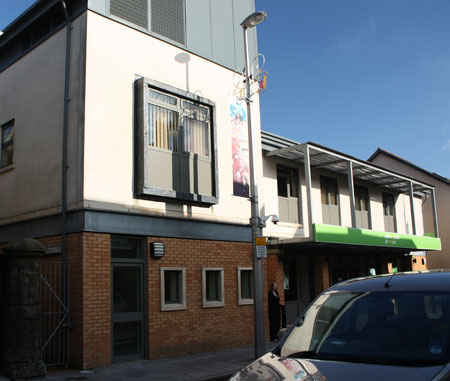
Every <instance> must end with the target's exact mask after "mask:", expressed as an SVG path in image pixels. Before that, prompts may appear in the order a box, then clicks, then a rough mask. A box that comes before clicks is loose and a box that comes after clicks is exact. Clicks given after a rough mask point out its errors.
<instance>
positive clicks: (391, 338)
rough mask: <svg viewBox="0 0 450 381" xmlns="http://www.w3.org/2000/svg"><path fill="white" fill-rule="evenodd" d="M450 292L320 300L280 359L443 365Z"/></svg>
mask: <svg viewBox="0 0 450 381" xmlns="http://www.w3.org/2000/svg"><path fill="white" fill-rule="evenodd" d="M449 338H450V292H449V293H433V292H391V291H383V292H361V293H357V292H336V291H330V292H328V293H325V294H322V295H321V296H319V297H318V298H317V299H316V300H315V302H314V303H313V304H312V305H311V306H310V307H309V308H308V310H307V311H306V312H305V313H304V314H303V316H302V317H301V318H300V319H299V320H298V322H297V324H296V327H295V328H294V329H293V330H292V332H291V333H290V335H289V336H288V337H287V338H286V341H285V342H284V344H283V346H282V348H281V355H282V356H294V357H315V358H319V359H331V360H336V361H352V362H368V363H386V364H399V365H411V366H420V365H428V364H430V365H432V364H443V363H445V362H447V360H448V356H449V353H448V352H449V345H448V344H449Z"/></svg>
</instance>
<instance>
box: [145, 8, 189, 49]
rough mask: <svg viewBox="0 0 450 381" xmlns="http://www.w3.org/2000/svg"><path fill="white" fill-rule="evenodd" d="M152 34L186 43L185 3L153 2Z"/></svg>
mask: <svg viewBox="0 0 450 381" xmlns="http://www.w3.org/2000/svg"><path fill="white" fill-rule="evenodd" d="M151 15H152V16H151V17H152V32H154V33H158V34H160V35H161V36H164V37H167V38H170V39H171V40H173V41H176V42H179V43H180V44H184V43H185V27H184V1H183V0H152V1H151Z"/></svg>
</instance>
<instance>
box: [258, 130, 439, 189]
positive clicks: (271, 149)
mask: <svg viewBox="0 0 450 381" xmlns="http://www.w3.org/2000/svg"><path fill="white" fill-rule="evenodd" d="M261 137H262V148H263V150H264V151H266V153H265V156H266V157H271V156H276V157H280V158H284V159H287V160H291V161H294V162H296V163H303V164H304V156H305V152H306V149H307V148H308V149H309V156H310V165H311V169H312V170H314V169H323V170H326V171H329V172H333V173H335V174H340V175H347V173H348V166H349V163H351V164H352V170H353V178H354V179H355V180H361V181H364V182H367V183H369V184H372V185H374V186H376V187H377V188H381V189H384V190H387V191H393V192H398V193H409V192H410V184H413V193H414V195H416V196H422V195H423V193H430V192H431V190H432V189H434V186H432V185H430V184H426V183H424V182H421V181H419V180H417V179H414V178H411V177H408V176H405V175H402V174H399V173H396V172H394V171H392V170H389V169H387V168H384V167H381V166H378V165H376V164H373V163H369V162H367V161H364V160H361V159H357V158H355V157H352V156H350V155H347V154H344V153H342V152H339V151H335V150H333V149H331V148H327V147H324V146H321V145H319V144H317V143H314V142H307V143H296V142H294V141H292V140H288V139H284V138H282V137H280V136H277V135H274V134H270V133H267V132H262V133H261Z"/></svg>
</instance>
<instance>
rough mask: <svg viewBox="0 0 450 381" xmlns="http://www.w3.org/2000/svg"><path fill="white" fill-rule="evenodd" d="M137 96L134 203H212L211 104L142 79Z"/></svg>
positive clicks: (214, 173) (214, 182) (214, 198)
mask: <svg viewBox="0 0 450 381" xmlns="http://www.w3.org/2000/svg"><path fill="white" fill-rule="evenodd" d="M136 92H137V95H136V114H137V115H136V120H137V134H136V138H137V142H136V143H137V150H136V151H137V156H136V169H137V171H136V174H137V176H136V195H137V197H140V198H154V197H164V198H176V199H182V200H186V201H191V202H193V203H200V204H207V205H210V204H215V203H217V195H218V192H217V178H216V177H217V168H216V158H215V150H214V135H215V134H214V124H213V120H214V109H215V108H214V103H213V102H211V101H209V100H206V99H204V98H201V97H199V96H197V95H194V94H190V93H187V92H186V91H182V90H180V89H176V88H173V87H171V86H167V85H163V84H161V83H158V82H155V81H151V80H145V79H143V78H141V79H139V80H137V81H136Z"/></svg>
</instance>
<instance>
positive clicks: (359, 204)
mask: <svg viewBox="0 0 450 381" xmlns="http://www.w3.org/2000/svg"><path fill="white" fill-rule="evenodd" d="M355 209H356V227H357V228H361V229H370V216H369V190H368V189H367V188H366V187H362V186H360V185H355Z"/></svg>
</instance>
